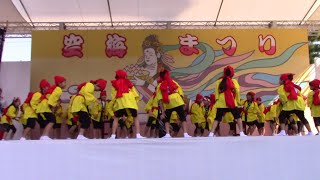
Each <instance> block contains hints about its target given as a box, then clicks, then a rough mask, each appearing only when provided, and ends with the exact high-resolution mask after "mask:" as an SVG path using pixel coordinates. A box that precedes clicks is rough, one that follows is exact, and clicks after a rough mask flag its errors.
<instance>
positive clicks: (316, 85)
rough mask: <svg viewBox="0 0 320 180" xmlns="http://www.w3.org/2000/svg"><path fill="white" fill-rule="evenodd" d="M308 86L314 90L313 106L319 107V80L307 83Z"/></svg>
mask: <svg viewBox="0 0 320 180" xmlns="http://www.w3.org/2000/svg"><path fill="white" fill-rule="evenodd" d="M309 85H310V86H313V87H314V88H315V90H313V91H314V94H313V104H314V105H320V98H319V93H320V91H319V86H320V80H318V79H315V80H313V81H311V82H309Z"/></svg>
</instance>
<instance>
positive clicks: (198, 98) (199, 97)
mask: <svg viewBox="0 0 320 180" xmlns="http://www.w3.org/2000/svg"><path fill="white" fill-rule="evenodd" d="M201 100H203V96H202V95H201V94H197V97H196V103H197V104H200V101H201Z"/></svg>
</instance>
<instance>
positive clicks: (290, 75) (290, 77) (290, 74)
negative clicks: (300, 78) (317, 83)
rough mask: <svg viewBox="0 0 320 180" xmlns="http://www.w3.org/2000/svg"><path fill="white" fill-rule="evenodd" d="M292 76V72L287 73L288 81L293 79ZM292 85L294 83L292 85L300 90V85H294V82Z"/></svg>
mask: <svg viewBox="0 0 320 180" xmlns="http://www.w3.org/2000/svg"><path fill="white" fill-rule="evenodd" d="M293 76H294V74H292V73H288V79H289V80H290V81H293ZM293 85H294V87H295V88H296V89H298V90H299V91H301V87H300V86H299V85H296V84H294V83H293Z"/></svg>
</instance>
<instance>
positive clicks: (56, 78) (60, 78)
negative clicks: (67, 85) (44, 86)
mask: <svg viewBox="0 0 320 180" xmlns="http://www.w3.org/2000/svg"><path fill="white" fill-rule="evenodd" d="M65 80H66V78H64V77H63V76H55V77H54V82H55V84H56V85H58V84H60V83H62V82H63V81H65Z"/></svg>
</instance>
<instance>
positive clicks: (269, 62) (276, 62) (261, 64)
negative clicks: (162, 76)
mask: <svg viewBox="0 0 320 180" xmlns="http://www.w3.org/2000/svg"><path fill="white" fill-rule="evenodd" d="M305 44H306V43H297V44H294V45H292V46H291V47H289V48H288V49H287V50H285V51H284V52H283V53H282V54H281V55H279V56H277V57H275V58H268V59H260V60H253V61H250V62H247V63H244V64H242V65H240V66H238V67H235V72H241V71H243V70H248V69H256V68H270V67H275V66H280V65H282V64H284V63H285V62H287V61H288V60H289V59H290V57H292V55H293V54H294V53H295V52H296V51H297V49H299V48H300V47H302V46H303V45H305ZM225 65H228V63H225V64H224V66H225ZM221 76H222V72H220V73H218V74H216V75H215V76H214V77H212V78H211V79H210V80H208V81H207V82H205V83H204V84H202V85H201V86H200V87H198V88H196V89H194V90H186V91H185V94H186V95H187V96H188V97H189V98H193V97H195V96H196V95H197V94H199V93H201V92H202V91H204V90H205V89H206V88H207V87H208V86H210V85H211V84H213V83H214V82H215V81H217V80H218V79H219V78H220V77H221ZM235 78H237V77H235ZM240 84H241V83H240ZM241 86H242V87H244V86H243V85H242V84H241Z"/></svg>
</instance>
